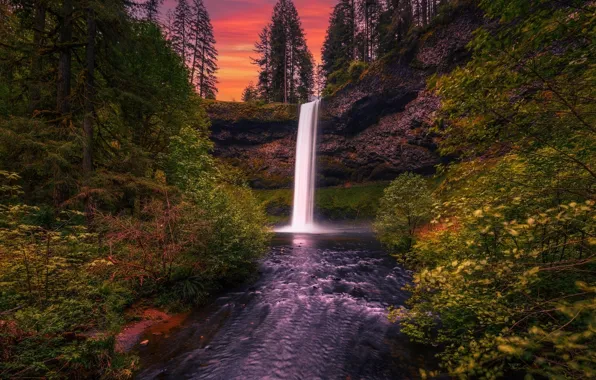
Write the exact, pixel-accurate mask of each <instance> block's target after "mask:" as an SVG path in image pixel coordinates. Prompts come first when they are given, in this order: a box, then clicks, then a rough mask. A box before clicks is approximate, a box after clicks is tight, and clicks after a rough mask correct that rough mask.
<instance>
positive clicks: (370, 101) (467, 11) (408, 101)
mask: <svg viewBox="0 0 596 380" xmlns="http://www.w3.org/2000/svg"><path fill="white" fill-rule="evenodd" d="M483 24H484V19H483V17H482V14H481V13H480V12H479V11H478V10H477V9H476V8H475V7H473V6H462V7H460V8H458V9H456V10H454V11H453V12H452V14H451V15H450V18H449V20H444V21H439V22H437V25H434V26H433V27H431V28H428V29H427V30H425V31H422V32H419V36H418V39H417V41H416V43H415V44H414V45H412V46H409V47H408V48H406V49H405V50H404V52H402V53H400V54H396V55H394V56H391V57H386V58H383V59H382V60H380V61H378V62H376V63H374V64H373V65H372V66H371V67H370V68H369V69H368V71H367V73H366V74H365V75H364V76H363V77H362V78H361V79H360V80H359V81H358V82H356V83H350V84H348V85H346V86H345V87H344V88H342V89H341V90H339V91H338V92H337V93H336V94H334V95H333V96H331V97H329V98H325V99H324V100H323V102H322V104H321V110H320V123H319V133H320V135H319V140H318V151H317V154H318V182H319V185H321V186H332V185H339V184H343V183H346V182H362V181H372V180H391V179H393V178H395V177H396V176H397V175H399V174H400V173H403V172H406V171H414V172H418V173H423V174H429V173H432V172H434V167H435V166H436V165H437V164H438V163H440V162H442V161H443V159H442V158H441V157H440V156H439V154H438V153H437V143H438V140H437V136H435V135H433V134H432V133H431V132H430V123H432V121H433V120H434V118H435V113H436V112H437V110H438V109H439V108H440V99H438V98H437V96H436V95H434V94H433V93H430V92H428V91H426V80H427V79H428V78H429V77H430V76H431V75H433V74H442V73H447V72H450V71H451V70H453V69H454V68H455V67H457V66H459V65H461V64H463V63H465V62H466V61H467V59H469V56H470V54H469V52H468V50H467V49H466V45H467V44H468V42H469V41H470V40H471V39H472V33H473V31H474V30H475V29H477V28H478V27H480V26H482V25H483ZM225 107H228V108H229V107H234V105H233V104H231V105H230V104H227V105H225ZM225 107H224V111H222V108H221V107H219V108H218V107H215V109H216V110H217V112H209V108H208V110H207V111H208V113H209V115H210V117H211V119H212V139H213V141H214V143H215V154H216V155H217V156H219V157H221V158H223V159H225V160H226V161H228V162H229V163H231V164H232V165H236V166H239V167H241V168H243V169H244V171H245V172H246V173H247V175H248V178H249V182H250V183H251V185H252V186H253V187H257V188H278V187H289V186H291V184H292V181H293V175H294V173H293V171H294V157H295V145H296V141H295V140H296V133H297V128H298V120H297V112H290V111H288V110H285V111H284V112H281V111H279V107H282V106H281V105H280V106H275V107H277V108H276V110H277V111H279V112H277V113H276V114H275V115H274V116H272V113H271V111H270V109H268V108H265V107H266V106H263V109H262V110H259V109H258V107H256V106H250V107H251V108H250V113H249V115H248V116H246V117H243V116H242V115H240V116H237V117H234V118H230V117H227V114H228V113H230V112H229V111H227V110H226V109H225ZM236 107H238V108H239V109H238V112H237V113H238V114H241V113H242V111H243V109H242V107H244V108H246V107H248V106H245V105H242V103H237V106H236ZM232 113H234V112H232ZM280 115H285V118H284V117H281V116H280ZM272 211H273V210H272ZM275 211H278V212H281V211H282V210H275Z"/></svg>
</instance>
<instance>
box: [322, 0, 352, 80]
mask: <svg viewBox="0 0 596 380" xmlns="http://www.w3.org/2000/svg"><path fill="white" fill-rule="evenodd" d="M353 15H354V7H353V0H341V1H340V2H339V3H338V4H337V5H336V6H335V8H333V12H332V13H331V17H330V18H329V27H328V28H327V35H326V36H325V41H324V43H323V51H322V57H321V58H322V60H323V71H324V72H325V74H326V75H329V74H331V73H332V72H333V71H335V70H338V69H339V68H341V67H342V66H344V65H345V64H347V63H349V62H350V61H352V60H353V59H354V38H353V37H354V27H355V25H354V19H353Z"/></svg>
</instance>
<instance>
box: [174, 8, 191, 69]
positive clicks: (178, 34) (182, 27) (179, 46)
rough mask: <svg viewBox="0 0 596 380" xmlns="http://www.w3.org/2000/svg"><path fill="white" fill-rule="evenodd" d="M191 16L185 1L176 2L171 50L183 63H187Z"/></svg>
mask: <svg viewBox="0 0 596 380" xmlns="http://www.w3.org/2000/svg"><path fill="white" fill-rule="evenodd" d="M191 20H192V15H191V9H190V5H189V4H188V1H187V0H178V4H177V5H176V8H175V9H174V22H173V24H172V30H171V33H172V35H171V38H172V48H173V49H174V51H175V52H176V53H178V55H179V56H180V57H182V60H183V61H184V62H187V58H188V50H189V37H190V36H189V35H190V25H191Z"/></svg>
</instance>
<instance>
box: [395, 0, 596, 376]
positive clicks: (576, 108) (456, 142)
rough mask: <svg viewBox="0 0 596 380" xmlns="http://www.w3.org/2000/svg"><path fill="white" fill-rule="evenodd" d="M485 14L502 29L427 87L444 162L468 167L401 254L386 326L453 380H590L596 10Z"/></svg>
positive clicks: (480, 34)
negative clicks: (435, 107) (406, 294)
mask: <svg viewBox="0 0 596 380" xmlns="http://www.w3.org/2000/svg"><path fill="white" fill-rule="evenodd" d="M481 6H482V8H483V9H484V10H485V11H486V12H487V15H488V16H489V17H495V18H499V20H500V23H499V25H498V26H493V29H491V30H488V29H486V30H485V29H481V30H478V31H476V37H475V39H474V41H473V42H472V43H471V44H470V48H471V49H472V51H473V58H472V60H471V61H470V62H469V63H468V64H467V65H466V66H465V67H462V68H459V69H456V70H455V71H454V72H452V73H451V74H449V75H446V76H443V77H440V78H435V79H434V80H433V81H431V85H432V87H434V89H435V90H436V91H437V92H438V94H439V95H440V96H441V98H442V104H443V107H442V113H441V115H440V117H441V118H443V119H442V122H441V123H437V124H438V127H437V129H436V131H437V132H438V133H441V134H442V142H441V145H440V148H441V151H442V152H443V153H446V154H452V155H458V156H459V157H462V158H464V160H462V161H461V162H459V163H457V164H452V165H450V166H449V167H446V168H443V169H444V173H445V174H446V180H445V181H444V182H443V184H442V185H441V186H440V187H439V188H438V189H437V191H436V192H435V196H436V197H437V199H438V200H439V203H438V204H437V206H436V207H435V209H434V210H433V221H432V222H431V223H430V225H428V226H426V227H425V229H424V231H421V232H420V233H419V234H418V236H417V237H418V239H417V241H416V244H415V245H414V246H413V247H412V249H411V250H410V252H408V253H406V260H405V262H406V263H408V264H409V265H411V266H412V267H413V268H415V269H417V273H416V275H415V277H414V283H413V284H412V285H410V286H409V287H408V288H409V290H410V291H411V292H412V298H411V299H410V300H409V302H408V305H407V306H408V308H407V309H406V308H402V309H394V310H392V312H391V313H390V317H391V318H392V319H393V320H396V321H399V322H400V323H401V324H402V326H403V331H404V332H405V333H406V334H408V335H409V336H410V337H412V338H413V339H414V340H417V341H421V342H424V343H428V344H433V345H439V346H440V347H441V348H442V349H441V352H440V354H439V355H438V357H439V359H440V364H441V366H442V368H443V369H444V370H446V371H447V372H448V373H449V374H450V375H451V376H453V377H459V378H468V377H474V378H475V377H480V378H498V377H511V376H516V375H524V374H525V375H526V376H527V377H528V378H531V377H532V376H544V377H547V378H577V379H584V378H593V377H594V376H595V375H596V368H595V366H594V363H595V357H596V356H595V355H596V345H595V343H594V342H595V341H596V340H594V333H595V329H594V326H595V319H594V317H595V315H596V313H595V310H594V309H595V307H596V306H595V305H596V297H595V296H596V293H595V291H594V284H595V283H596V278H595V276H594V273H595V272H594V270H595V269H596V262H595V258H596V256H595V249H594V247H595V243H596V242H595V241H594V236H595V235H594V234H595V231H596V223H595V221H596V219H595V213H594V205H595V203H594V185H595V184H596V176H595V175H594V169H593V168H594V166H595V165H596V161H595V157H596V154H595V153H596V151H595V149H596V141H595V136H596V135H595V133H594V131H595V130H596V129H595V122H596V120H595V119H594V115H596V112H595V111H596V108H595V103H594V98H595V97H596V94H595V92H594V91H595V90H594V89H595V88H596V87H595V86H593V83H594V81H595V79H596V76H595V74H596V72H595V71H594V68H593V67H592V65H590V64H589V63H588V62H591V61H593V60H594V53H595V50H594V46H593V44H592V43H591V42H590V41H591V40H592V39H593V37H594V28H593V26H592V25H593V21H594V10H595V9H594V4H588V3H586V2H581V1H571V2H567V3H558V2H551V1H541V0H536V1H515V0H503V1H483V2H481ZM561 20H565V22H561ZM394 202H396V203H397V202H399V200H397V199H396V200H394ZM430 375H432V374H430Z"/></svg>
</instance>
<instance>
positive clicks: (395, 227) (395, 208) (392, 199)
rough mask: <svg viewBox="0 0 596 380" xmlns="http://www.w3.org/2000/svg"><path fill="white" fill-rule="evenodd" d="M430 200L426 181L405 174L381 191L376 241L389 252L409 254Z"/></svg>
mask: <svg viewBox="0 0 596 380" xmlns="http://www.w3.org/2000/svg"><path fill="white" fill-rule="evenodd" d="M432 206H433V197H432V193H431V189H430V188H429V184H428V181H427V180H426V179H425V178H423V177H422V176H420V175H416V174H413V173H405V174H402V175H400V176H399V177H397V179H395V180H394V181H393V182H391V184H390V185H389V187H387V188H386V189H385V191H384V194H383V198H382V199H381V204H380V207H379V212H378V213H377V218H376V221H375V231H376V233H377V234H378V236H379V239H380V240H381V241H382V242H383V243H384V244H385V245H386V246H388V247H390V249H392V250H406V251H407V250H409V249H410V248H411V247H412V244H413V243H414V241H415V234H416V232H417V231H418V229H419V228H420V227H421V226H422V225H423V224H425V223H426V222H428V220H429V219H430V215H431V210H432Z"/></svg>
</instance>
